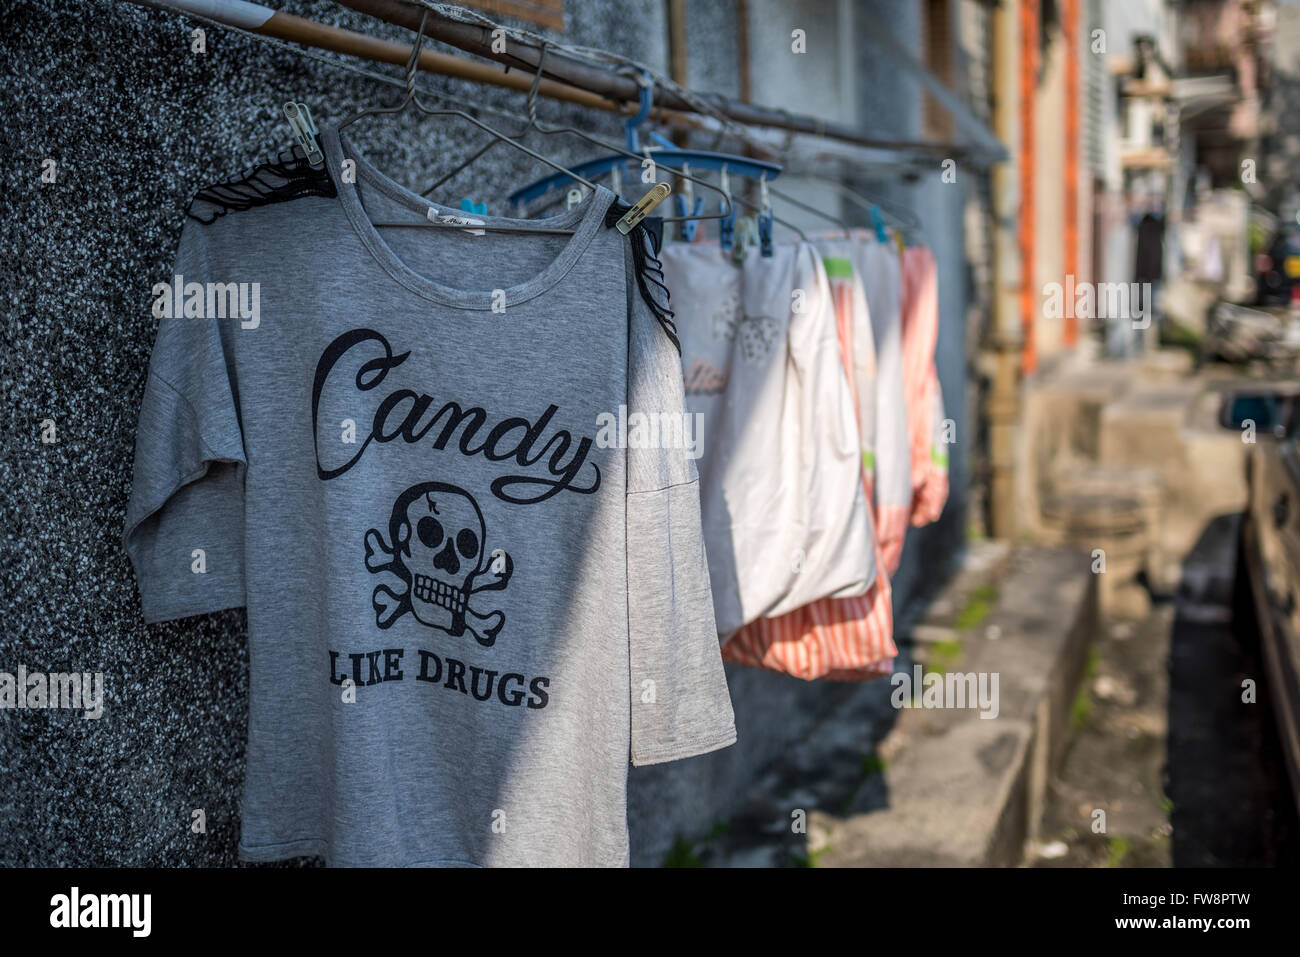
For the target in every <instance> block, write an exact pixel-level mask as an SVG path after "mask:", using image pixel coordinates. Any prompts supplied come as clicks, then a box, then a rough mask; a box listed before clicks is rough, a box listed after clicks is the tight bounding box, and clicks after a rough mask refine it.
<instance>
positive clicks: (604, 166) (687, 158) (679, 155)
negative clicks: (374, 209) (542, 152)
mask: <svg viewBox="0 0 1300 957" xmlns="http://www.w3.org/2000/svg"><path fill="white" fill-rule="evenodd" d="M546 51H547V44H546V43H545V41H543V43H542V45H541V53H540V55H539V56H538V61H537V72H536V73H535V74H534V78H533V86H532V89H531V90H530V91H529V95H528V117H529V125H530V126H531V128H533V129H535V130H537V131H538V132H539V133H542V134H544V135H553V134H556V133H570V134H572V135H574V136H578V137H581V138H582V139H584V140H586V141H587V142H589V143H591V144H593V145H595V146H599V147H601V148H602V149H605V150H608V151H609V152H610V154H612V155H609V156H604V157H601V158H599V159H594V160H589V161H587V162H585V163H580V164H579V165H578V166H576V167H574V169H575V170H576V171H578V172H580V173H582V174H584V175H586V176H593V177H595V176H601V175H604V174H605V173H613V172H615V171H618V170H621V169H622V168H623V165H624V164H625V163H626V162H627V161H628V160H631V161H633V162H636V163H641V162H642V161H644V160H646V159H650V160H651V161H652V162H654V164H655V166H656V168H657V169H659V170H663V171H665V172H668V173H670V174H672V175H674V176H677V177H679V178H680V179H682V180H684V181H685V182H686V183H687V184H688V186H687V192H686V195H685V196H679V197H678V202H679V204H680V207H681V209H682V211H683V212H686V211H688V210H690V211H692V212H693V215H682V216H665V217H662V220H663V222H665V223H698V222H700V221H702V220H722V221H727V222H730V221H732V220H733V219H734V217H735V207H736V206H742V207H744V208H746V209H748V210H750V211H751V212H755V213H757V214H759V215H760V216H770V217H771V219H772V221H773V222H776V223H780V224H781V225H782V226H785V227H786V228H787V229H791V230H793V231H794V232H796V233H798V235H799V236H800V237H801V238H802V239H804V240H805V241H807V239H808V237H807V236H805V235H804V234H803V232H802V231H801V230H800V229H799V227H798V226H796V225H794V224H793V223H790V222H787V221H786V220H784V219H781V218H780V217H778V216H775V215H773V214H772V210H771V204H770V203H768V202H766V201H765V202H764V203H763V204H762V205H759V204H756V203H752V202H750V201H748V200H746V199H744V198H743V197H739V196H734V195H733V194H732V192H731V189H730V187H729V185H728V182H729V180H728V174H729V173H735V174H736V175H739V176H745V177H748V178H750V179H756V180H759V182H760V184H763V193H764V197H765V199H766V195H767V192H768V188H767V186H766V185H765V184H766V183H767V182H768V181H769V180H771V179H775V178H776V177H777V176H779V175H780V174H781V167H780V166H779V165H778V164H776V163H771V162H767V161H765V160H758V159H753V158H750V157H745V156H735V155H732V154H727V153H712V152H706V151H704V150H681V149H676V148H673V149H659V150H655V149H646V150H644V151H642V152H637V136H636V130H637V128H638V127H639V126H640V125H641V124H642V123H643V122H645V120H646V118H647V117H649V116H650V114H651V112H652V110H653V107H654V103H653V96H654V93H653V84H652V83H651V82H649V78H648V77H647V76H645V75H644V74H642V76H641V77H639V84H638V85H639V90H640V93H639V96H640V99H639V101H638V108H637V112H636V113H635V114H634V115H633V116H631V117H629V118H628V120H627V122H626V131H627V133H626V135H627V143H626V148H624V147H620V146H617V145H615V144H613V143H610V142H608V141H606V140H603V139H601V138H599V137H596V136H593V135H591V134H590V133H587V132H584V131H583V130H580V129H577V128H576V127H572V126H566V127H560V126H550V127H547V126H545V125H543V124H542V122H541V121H540V120H538V119H537V89H538V83H539V82H540V81H541V78H542V74H543V72H544V68H545V62H546ZM490 145H492V144H489V146H490ZM665 159H666V160H669V161H670V162H673V161H677V162H680V163H681V165H680V166H674V165H669V164H668V163H664V162H662V161H663V160H665ZM690 163H696V164H697V165H698V166H699V167H701V168H708V169H715V170H718V171H719V173H720V174H721V177H722V180H721V181H722V185H721V186H714V185H713V184H712V183H709V182H707V181H705V180H702V179H700V178H698V177H696V176H694V175H692V174H691V172H690ZM463 165H464V164H463ZM463 165H462V167H461V168H463ZM562 182H563V179H562V178H561V177H559V176H555V175H553V176H548V177H545V178H543V179H540V180H538V181H537V182H535V183H531V184H529V185H528V186H525V187H523V188H522V189H518V190H516V191H515V192H513V193H511V194H510V196H509V201H510V202H511V203H513V204H514V205H515V206H522V205H523V204H525V203H528V202H530V201H532V200H534V199H537V198H539V197H541V196H544V195H546V194H547V193H549V192H552V191H553V190H555V188H556V187H557V186H559V185H560V184H561V183H562ZM692 183H697V184H699V185H701V186H703V187H704V188H706V189H708V190H710V191H712V192H715V193H718V194H719V195H721V196H722V205H721V206H720V208H719V212H718V213H716V214H706V213H703V212H702V211H701V210H700V209H699V207H698V206H697V205H696V203H695V202H694V197H693V194H692V193H691V192H690V191H689V184H692ZM700 202H701V203H702V202H703V200H702V199H701V200H700Z"/></svg>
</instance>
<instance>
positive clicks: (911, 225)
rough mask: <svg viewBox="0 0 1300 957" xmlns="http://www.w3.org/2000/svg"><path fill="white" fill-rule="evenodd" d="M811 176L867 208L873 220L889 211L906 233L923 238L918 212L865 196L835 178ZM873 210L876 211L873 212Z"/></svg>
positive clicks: (891, 217)
mask: <svg viewBox="0 0 1300 957" xmlns="http://www.w3.org/2000/svg"><path fill="white" fill-rule="evenodd" d="M811 178H812V179H816V180H817V181H818V182H821V183H824V184H825V185H827V186H829V187H830V188H831V189H833V190H835V191H836V192H838V193H839V194H840V195H842V196H843V197H844V198H845V199H847V200H849V201H850V202H852V203H854V204H855V205H857V206H859V207H860V208H862V209H864V210H866V211H867V213H868V214H870V215H871V216H872V219H873V220H874V219H875V218H876V216H877V215H878V214H879V213H881V212H885V213H888V214H889V217H890V219H892V220H894V222H895V224H896V225H897V226H898V228H899V229H900V230H902V231H903V233H904V234H907V235H910V236H911V237H912V238H918V239H919V238H921V221H920V220H919V219H918V218H917V216H916V213H914V212H912V211H911V210H910V209H907V208H906V207H904V206H898V205H896V204H894V203H889V202H886V201H884V200H881V199H873V198H872V197H870V196H865V195H863V194H862V193H858V192H855V191H854V190H851V189H849V187H847V186H845V185H844V184H843V183H840V182H837V181H836V180H833V179H828V178H825V177H821V176H815V177H811ZM873 210H874V211H875V212H873ZM877 232H879V230H877Z"/></svg>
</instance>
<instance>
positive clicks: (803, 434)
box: [662, 243, 875, 638]
mask: <svg viewBox="0 0 1300 957" xmlns="http://www.w3.org/2000/svg"><path fill="white" fill-rule="evenodd" d="M730 256H731V254H730V252H728V251H723V250H720V249H719V248H718V246H717V245H716V244H700V243H693V244H677V245H673V246H669V247H668V248H667V249H665V250H664V252H663V257H662V258H663V270H664V277H665V280H664V281H665V283H666V284H667V286H668V288H669V289H670V290H671V293H672V304H673V309H674V311H675V312H676V323H677V331H678V335H679V336H680V338H681V342H682V366H683V370H684V374H685V377H686V382H687V395H686V404H687V408H688V409H689V410H690V411H692V412H697V413H699V414H701V415H702V416H703V420H702V425H701V429H702V432H703V435H704V446H703V456H702V458H701V459H700V462H699V472H700V496H701V511H702V516H703V522H704V536H705V541H706V543H707V553H708V559H709V571H710V579H711V581H712V584H713V591H714V609H715V612H716V614H717V625H718V632H719V634H720V635H722V636H723V637H724V638H726V637H728V636H730V635H731V634H733V633H734V632H735V631H736V630H737V629H739V628H740V627H741V626H742V625H744V624H746V623H747V622H751V621H754V620H756V619H758V618H761V617H763V616H768V615H781V614H785V613H787V612H790V611H794V610H795V609H797V608H800V607H802V606H804V605H807V604H808V603H810V602H813V601H816V600H817V599H819V598H823V597H826V596H831V595H835V596H841V597H844V596H849V595H861V594H863V593H864V592H865V591H866V590H867V588H868V587H869V585H870V584H871V582H872V581H873V580H874V578H875V561H874V557H873V555H872V549H871V541H870V536H869V530H868V524H867V504H866V498H865V495H864V493H863V489H862V483H861V473H860V446H859V438H858V429H857V424H856V415H855V409H854V403H853V395H852V392H851V391H850V389H849V383H848V381H847V380H846V378H845V376H844V374H843V372H842V370H841V367H840V350H839V343H838V340H837V337H836V325H835V312H834V302H833V300H832V298H831V292H830V286H829V283H828V281H827V277H826V272H825V269H824V268H823V267H822V264H821V261H820V258H819V257H818V256H817V254H816V251H815V250H814V249H813V248H812V247H811V246H810V245H807V244H798V245H776V246H775V247H774V249H773V255H772V256H771V258H764V257H763V256H762V255H761V252H760V250H757V249H753V248H750V249H748V250H747V251H746V252H745V255H744V265H743V266H741V267H737V266H736V265H734V264H733V263H732V262H731V261H730Z"/></svg>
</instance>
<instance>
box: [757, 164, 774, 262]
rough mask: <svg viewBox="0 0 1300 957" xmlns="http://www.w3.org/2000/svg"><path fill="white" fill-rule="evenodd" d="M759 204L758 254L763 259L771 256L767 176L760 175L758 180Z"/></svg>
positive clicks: (770, 224) (770, 218)
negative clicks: (760, 209)
mask: <svg viewBox="0 0 1300 957" xmlns="http://www.w3.org/2000/svg"><path fill="white" fill-rule="evenodd" d="M758 195H759V205H760V206H761V207H762V211H761V212H760V213H759V214H758V248H759V251H760V255H761V256H762V257H763V258H764V259H771V258H772V198H771V197H770V196H769V195H768V193H767V176H766V175H764V176H762V177H761V178H760V179H759V181H758Z"/></svg>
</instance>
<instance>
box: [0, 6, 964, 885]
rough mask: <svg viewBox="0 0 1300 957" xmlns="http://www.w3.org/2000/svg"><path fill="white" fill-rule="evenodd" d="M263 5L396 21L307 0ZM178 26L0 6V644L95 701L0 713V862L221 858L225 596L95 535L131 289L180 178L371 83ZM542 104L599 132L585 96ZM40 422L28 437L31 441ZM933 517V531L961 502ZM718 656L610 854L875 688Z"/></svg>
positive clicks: (431, 145)
mask: <svg viewBox="0 0 1300 957" xmlns="http://www.w3.org/2000/svg"><path fill="white" fill-rule="evenodd" d="M275 6H276V7H277V8H279V9H284V10H287V11H288V12H292V13H298V14H300V15H304V16H310V17H313V18H315V19H318V20H321V21H324V22H329V23H334V24H337V25H341V26H348V27H351V28H354V29H360V30H365V31H367V32H370V33H372V34H380V35H385V36H390V37H395V38H396V37H401V36H402V34H401V32H400V31H396V30H392V29H389V28H386V27H384V26H383V25H380V24H377V23H376V22H375V21H372V20H369V19H367V18H365V17H361V16H359V15H356V14H353V13H351V12H349V11H347V10H344V9H343V8H341V7H338V6H337V5H335V4H332V3H327V2H291V3H277V4H275ZM566 6H567V8H568V11H569V15H568V24H569V30H568V33H567V34H566V38H567V39H569V40H571V41H574V42H579V43H584V44H590V45H595V46H601V47H604V48H607V49H612V50H615V51H619V52H623V53H626V54H628V55H630V56H634V57H636V58H637V59H640V60H642V61H645V62H648V63H650V64H652V65H655V66H657V67H659V68H663V67H664V60H665V49H664V45H665V41H664V33H665V27H664V10H663V5H662V3H661V2H659V0H620V2H619V3H617V4H615V3H610V2H601V0H568V2H567V4H566ZM706 8H707V9H706ZM693 10H694V12H693V13H692V15H691V16H692V37H693V39H692V43H691V47H690V53H691V57H692V67H691V71H692V82H694V83H697V84H699V85H701V86H703V87H706V88H707V87H709V86H713V87H715V88H718V89H722V90H724V91H726V92H734V88H732V87H731V86H730V84H732V83H733V82H734V80H733V78H734V76H735V72H734V57H735V51H734V46H733V45H732V44H729V43H726V42H709V39H708V38H709V37H723V36H725V35H726V34H727V32H729V31H732V30H734V6H733V5H732V4H730V3H718V4H713V3H710V4H707V5H705V6H704V7H701V6H700V5H694V7H693ZM697 24H698V27H697ZM195 25H196V24H195V22H194V21H192V20H189V19H186V18H183V17H180V16H177V15H173V14H170V13H166V12H161V11H157V10H147V9H143V8H140V7H137V6H134V5H132V4H129V3H125V2H108V0H101V2H95V3H86V4H82V5H77V6H76V7H75V8H72V7H70V6H69V5H65V4H62V3H56V2H53V0H47V2H36V0H19V2H18V3H16V4H11V5H8V6H7V8H6V10H5V11H4V12H3V13H0V62H3V63H4V64H5V69H6V76H5V77H4V80H3V83H0V117H2V119H0V143H2V144H3V153H4V157H5V160H6V162H5V164H4V170H3V177H4V179H3V187H2V188H0V207H2V209H0V302H3V304H4V306H3V317H2V319H3V321H2V323H0V329H2V334H3V339H2V340H0V383H2V388H3V396H2V399H3V401H0V416H2V417H3V418H2V419H0V422H2V427H3V435H4V438H3V442H4V445H3V455H2V456H0V483H2V485H0V489H2V491H3V506H2V507H3V512H4V530H5V536H4V543H3V550H2V551H0V670H3V671H9V672H13V671H14V670H16V668H17V667H18V666H19V665H23V666H25V667H26V668H28V669H29V670H39V671H46V672H50V671H78V672H103V674H104V679H105V688H104V716H103V717H102V718H101V719H99V720H85V719H84V718H83V717H82V715H81V714H80V713H78V712H72V711H60V710H49V711H26V712H14V711H10V712H5V713H0V865H32V864H56V865H57V864H83V865H124V864H129V865H139V864H164V865H232V864H234V863H235V845H236V840H237V836H238V823H239V821H238V814H239V793H240V788H241V784H242V774H243V770H242V769H243V750H244V744H245V733H246V715H247V702H246V692H247V685H248V656H247V646H246V640H245V631H244V621H243V614H242V612H227V613H223V614H218V615H206V616H201V617H197V618H190V619H186V620H184V621H181V622H172V623H167V624H163V625H158V626H150V627H146V626H145V625H144V624H143V622H142V620H141V617H140V607H139V599H138V595H137V592H136V586H135V581H134V576H133V575H132V572H131V569H130V566H129V564H128V561H127V558H126V555H125V554H124V553H123V551H122V549H121V547H120V544H119V536H120V530H121V525H122V517H123V513H124V509H125V505H126V499H127V493H128V488H129V482H130V463H131V458H132V449H133V443H134V430H135V425H136V415H137V411H138V408H139V401H140V396H141V394H142V390H143V386H144V379H145V372H146V368H147V362H148V356H149V350H150V347H151V345H152V342H153V336H154V332H155V329H156V320H154V319H153V318H152V317H151V315H150V309H149V305H150V302H151V292H150V290H151V287H152V285H153V283H155V282H157V281H160V280H161V279H163V278H165V277H166V276H167V275H168V274H169V272H168V271H169V267H170V264H171V260H172V256H173V252H174V250H175V246H176V242H177V239H178V237H179V235H180V230H181V225H182V221H183V213H182V210H183V207H184V205H185V202H186V201H187V199H188V197H189V196H190V195H191V194H192V192H193V191H194V190H195V189H196V188H198V187H200V186H202V185H205V184H207V183H210V182H214V181H217V180H219V179H222V178H224V174H227V173H229V172H230V171H233V170H237V169H239V168H241V167H243V166H245V165H247V164H249V163H252V162H253V161H254V160H256V159H258V158H260V157H263V156H266V155H267V154H269V153H272V152H274V150H276V149H278V148H280V147H282V146H284V145H286V143H287V141H288V130H287V126H286V125H285V124H284V122H283V120H282V119H281V116H280V112H279V108H280V104H281V103H282V102H283V101H284V100H286V99H290V98H293V99H301V100H305V101H306V102H308V103H309V105H310V106H311V107H312V110H313V112H314V113H315V114H316V115H317V117H318V118H319V119H320V120H322V121H331V122H332V121H337V120H338V119H340V118H342V117H345V116H347V115H350V114H351V113H352V112H353V111H354V110H356V109H357V108H359V107H360V106H361V105H367V104H371V103H375V102H391V101H392V99H393V98H394V96H395V93H394V91H393V90H392V88H389V87H386V86H382V85H379V84H376V83H374V82H372V81H369V80H365V79H362V78H356V77H352V76H350V75H348V74H344V73H340V72H338V71H336V70H333V69H331V68H329V67H326V66H324V65H321V64H317V63H313V62H311V61H306V60H303V59H302V58H300V57H298V56H295V55H293V54H291V53H289V52H287V51H284V50H279V49H275V48H273V47H270V46H267V45H266V44H264V43H261V42H259V41H256V40H252V39H249V38H246V37H241V36H238V35H234V34H231V33H228V32H225V31H220V30H217V29H211V30H209V31H208V33H207V36H206V43H207V50H206V52H204V53H195V52H192V51H191V42H192V37H191V31H192V30H193V29H194V27H195ZM760 26H761V25H760ZM425 82H426V83H427V84H428V85H429V86H430V88H436V89H441V90H446V91H450V92H452V93H454V94H456V95H459V96H462V97H464V98H465V99H467V100H471V101H483V100H484V99H485V98H486V100H490V101H492V102H495V103H498V104H501V105H503V106H514V107H517V106H518V104H519V103H520V101H521V99H522V97H520V96H519V95H516V94H505V93H500V92H496V91H488V90H485V89H483V88H481V87H475V86H472V85H469V84H465V83H460V82H457V81H452V80H447V79H443V78H434V79H426V81H425ZM799 96H800V94H799V91H798V90H797V89H792V90H791V100H790V101H789V102H788V103H786V104H785V105H787V106H789V107H790V108H793V109H800V108H805V107H806V103H801V102H799ZM776 105H781V104H776ZM547 109H549V110H550V112H549V113H548V115H549V116H552V117H563V116H564V111H563V110H561V109H559V108H555V107H548V108H547ZM568 118H569V119H571V120H574V121H577V122H579V123H580V125H582V126H584V127H585V128H588V129H592V130H593V131H597V132H604V133H608V134H612V135H614V136H617V134H618V127H617V125H616V124H613V123H612V122H611V121H610V119H609V118H608V117H605V116H599V115H595V114H591V113H585V112H584V113H579V112H577V111H572V113H571V115H570V116H569V117H568ZM353 129H354V131H355V133H354V136H355V139H356V140H357V142H358V144H359V145H360V146H361V148H362V149H363V150H364V151H365V152H366V154H367V155H368V156H369V157H370V158H372V159H373V160H374V161H375V162H376V163H377V164H378V165H380V167H381V168H383V169H385V170H386V171H388V172H389V173H390V174H391V175H393V176H394V177H396V178H398V179H400V180H402V181H403V182H405V183H406V184H407V185H410V186H413V187H415V188H417V189H422V188H423V187H424V185H426V184H427V183H429V182H431V181H432V180H433V179H434V178H435V177H436V175H437V173H438V171H440V170H444V169H446V168H447V166H448V157H454V156H463V155H466V154H467V153H468V152H470V151H472V149H473V148H475V147H476V145H477V143H478V142H479V141H478V140H477V139H475V138H473V137H469V136H467V135H466V133H465V132H464V130H465V125H464V124H460V125H456V121H450V120H427V119H426V120H415V119H412V118H403V119H401V120H397V121H393V120H385V121H362V122H361V123H359V124H357V126H356V127H354V128H353ZM533 145H535V146H536V147H537V148H540V149H542V150H544V151H547V152H550V153H554V154H557V155H558V156H561V157H568V158H573V157H576V156H579V155H582V154H583V153H584V150H583V148H582V144H581V143H566V142H564V139H563V138H560V137H550V138H546V139H545V140H542V141H539V142H537V143H534V144H533ZM516 155H518V154H516ZM516 155H511V151H509V150H503V149H498V150H496V151H494V153H493V154H490V155H489V157H488V158H487V159H485V160H484V161H482V162H480V163H479V164H477V165H476V166H475V167H474V170H473V172H472V173H470V174H468V175H465V176H462V177H461V178H459V179H457V180H456V181H453V182H452V183H451V184H449V186H448V193H449V194H450V195H462V194H465V193H469V192H473V193H474V194H475V195H476V196H480V197H482V196H487V197H490V196H494V195H500V194H501V193H502V192H503V191H504V190H506V189H508V188H509V187H510V186H511V185H512V184H517V183H519V182H523V181H526V180H527V179H531V178H532V177H533V176H535V175H537V171H536V170H535V168H533V167H531V166H530V164H531V161H529V160H527V159H526V158H524V157H522V156H521V157H520V158H519V159H516ZM46 160H52V161H53V162H54V171H55V181H54V182H52V183H46V182H43V181H42V175H41V174H42V171H43V169H44V168H46V165H47V164H45V161H46ZM46 420H49V421H52V423H53V428H54V430H55V432H54V436H55V441H54V442H52V443H46V442H42V441H41V436H42V431H43V429H44V430H46V431H48V426H46V425H43V423H45V422H46ZM954 521H955V522H956V527H957V528H958V529H959V528H960V522H961V520H960V516H957V517H956V518H955V519H954ZM948 524H949V525H951V524H952V523H951V522H949V523H948ZM951 539H952V535H951V534H947V533H945V535H944V537H943V540H944V541H951ZM909 551H914V550H912V549H909ZM912 561H913V562H915V559H914V558H913V559H912ZM729 675H730V678H731V687H732V693H733V698H734V700H735V704H736V712H737V721H738V725H739V728H740V735H741V742H740V744H738V745H737V746H736V747H734V748H731V749H728V750H726V751H724V752H721V753H718V754H716V755H709V756H706V757H704V758H699V759H693V760H690V761H686V762H679V763H677V764H673V765H669V766H660V767H653V768H646V769H638V770H637V771H636V772H635V773H633V775H632V782H631V792H632V793H631V807H630V825H631V829H632V835H633V861H634V863H640V864H646V863H655V862H657V861H659V860H661V859H662V856H663V852H664V850H665V848H666V847H667V846H669V845H670V844H671V842H672V839H673V837H674V836H675V835H677V834H688V835H689V834H694V833H699V832H700V831H701V830H706V829H707V828H708V826H709V824H710V823H711V822H712V821H714V820H718V819H725V818H726V817H727V813H728V809H729V808H730V807H732V806H734V803H735V802H736V801H737V800H738V799H739V797H740V796H742V795H743V794H744V792H745V790H746V789H747V788H748V787H749V785H750V783H751V782H752V781H753V780H754V778H755V776H756V774H757V772H758V770H759V769H760V768H761V766H762V765H764V764H766V763H767V762H768V761H770V760H771V759H772V758H773V757H774V756H776V755H778V754H780V753H781V752H782V751H783V750H784V749H786V748H788V747H790V746H792V743H793V742H795V741H797V740H798V738H799V737H800V736H801V735H803V734H806V733H808V731H809V729H810V728H812V727H813V726H814V725H815V723H816V722H817V721H818V720H819V719H820V717H821V716H823V715H824V714H826V713H827V712H828V711H829V710H830V709H831V708H833V707H834V706H835V704H836V703H838V702H840V701H842V700H844V699H845V698H846V697H848V696H851V695H868V696H875V697H878V698H879V699H880V701H881V706H882V707H883V701H884V697H885V693H886V692H887V688H886V687H885V686H883V685H881V684H879V683H877V684H876V685H875V686H868V687H865V688H864V687H851V686H841V685H823V684H818V685H809V684H806V683H803V682H799V681H796V680H793V679H785V678H781V677H778V676H774V675H768V674H763V673H759V672H754V671H737V670H734V669H733V670H730V671H729ZM863 747H864V752H865V751H866V750H869V748H870V741H866V740H864V742H863ZM194 809H203V811H204V812H205V814H206V821H207V832H206V833H205V834H194V833H192V832H191V828H190V824H191V814H192V812H193V810H194Z"/></svg>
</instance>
